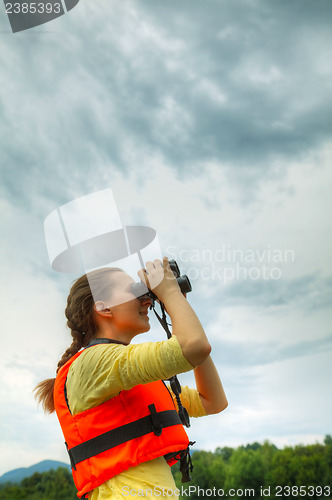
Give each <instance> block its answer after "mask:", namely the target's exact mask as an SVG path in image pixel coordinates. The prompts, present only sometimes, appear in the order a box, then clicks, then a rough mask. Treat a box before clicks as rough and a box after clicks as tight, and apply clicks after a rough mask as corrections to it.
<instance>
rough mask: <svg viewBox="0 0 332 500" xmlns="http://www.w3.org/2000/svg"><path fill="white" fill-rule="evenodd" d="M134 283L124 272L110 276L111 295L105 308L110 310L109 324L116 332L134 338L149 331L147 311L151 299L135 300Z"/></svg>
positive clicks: (145, 297)
mask: <svg viewBox="0 0 332 500" xmlns="http://www.w3.org/2000/svg"><path fill="white" fill-rule="evenodd" d="M134 283H135V281H134V280H133V279H132V278H131V277H130V276H129V275H128V274H126V273H125V272H121V271H116V272H114V273H113V274H112V295H111V297H110V301H109V303H108V304H107V307H108V308H109V309H110V310H111V313H112V314H111V317H110V318H111V324H112V328H113V329H115V331H116V332H119V333H121V332H123V333H124V334H126V335H130V336H132V337H133V336H135V335H137V334H139V333H143V332H147V331H149V330H150V323H149V317H148V309H149V306H150V305H151V299H150V298H149V297H148V296H144V297H143V298H141V299H137V298H136V297H135V295H134V294H133V293H132V288H131V287H132V285H133V284H134Z"/></svg>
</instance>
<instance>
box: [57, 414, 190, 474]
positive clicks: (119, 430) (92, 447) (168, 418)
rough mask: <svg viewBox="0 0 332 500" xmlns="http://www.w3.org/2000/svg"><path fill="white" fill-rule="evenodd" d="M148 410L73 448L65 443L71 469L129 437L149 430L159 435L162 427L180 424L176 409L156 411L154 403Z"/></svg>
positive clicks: (136, 436)
mask: <svg viewBox="0 0 332 500" xmlns="http://www.w3.org/2000/svg"><path fill="white" fill-rule="evenodd" d="M149 410H150V413H151V415H147V416H146V417H142V418H139V419H138V420H134V422H130V423H129V424H124V425H121V426H120V427H116V428H115V429H112V430H110V431H107V432H104V433H103V434H100V435H99V436H96V437H94V438H91V439H89V440H88V441H85V442H84V443H81V444H78V445H77V446H74V447H73V448H70V449H69V448H68V446H67V445H66V447H67V451H68V454H69V458H70V464H71V467H72V469H74V470H76V465H77V464H78V463H80V462H83V460H87V459H88V458H91V457H94V456H95V455H98V454H99V453H103V452H104V451H107V450H110V449H112V448H114V447H115V446H118V445H120V444H123V443H126V442H127V441H130V440H131V439H135V438H138V437H142V436H144V435H145V434H149V433H150V432H153V433H154V434H155V435H156V436H160V434H161V433H162V429H163V428H165V427H171V426H173V425H182V424H181V420H180V418H179V415H178V413H177V411H176V410H165V411H161V412H157V411H156V409H155V405H154V404H152V405H149Z"/></svg>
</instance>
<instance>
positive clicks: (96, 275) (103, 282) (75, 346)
mask: <svg viewBox="0 0 332 500" xmlns="http://www.w3.org/2000/svg"><path fill="white" fill-rule="evenodd" d="M115 271H121V272H122V269H119V268H116V267H113V268H102V269H97V270H95V271H92V272H90V273H88V274H87V275H86V274H84V275H83V276H81V277H80V278H78V279H77V280H76V281H75V282H74V284H73V285H72V287H71V289H70V293H69V295H68V298H67V307H66V309H65V316H66V318H67V327H68V328H69V329H70V330H71V336H72V339H73V341H72V343H71V345H70V347H68V349H67V350H66V351H65V352H64V354H63V355H62V358H61V359H60V361H59V363H58V365H57V370H56V373H58V371H59V370H60V368H61V367H62V366H63V365H64V364H65V363H67V361H69V360H70V358H72V357H73V356H74V355H75V354H76V353H77V352H79V351H80V349H82V347H86V346H87V345H88V343H89V342H90V340H91V339H93V338H94V337H95V336H96V333H97V322H96V316H95V310H94V303H95V302H97V301H98V300H105V299H106V298H109V297H110V294H111V289H112V284H113V280H112V273H114V272H115ZM91 289H92V290H93V294H92V292H91ZM54 383H55V378H50V379H46V380H43V381H42V382H40V383H39V384H38V385H37V386H36V387H35V389H34V391H35V397H36V399H37V401H38V402H39V403H41V404H42V406H43V409H44V411H45V412H47V413H53V412H54V410H55V407H54V398H53V390H54Z"/></svg>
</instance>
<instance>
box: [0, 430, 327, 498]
mask: <svg viewBox="0 0 332 500" xmlns="http://www.w3.org/2000/svg"><path fill="white" fill-rule="evenodd" d="M192 463H193V466H194V468H193V471H192V473H191V477H192V481H191V482H190V483H186V484H182V483H181V473H180V470H179V464H177V465H175V466H173V467H172V472H173V475H174V479H175V482H176V485H177V488H178V490H179V492H177V493H179V494H180V498H181V497H182V498H186V497H187V495H188V493H189V487H190V499H191V500H196V499H197V500H198V499H201V498H208V497H211V496H217V495H218V493H219V496H221V491H223V492H224V496H226V494H228V493H229V492H231V496H232V498H235V499H237V498H242V497H248V496H249V497H251V498H264V496H265V497H267V498H273V499H278V498H284V497H289V498H293V497H295V496H296V497H299V498H301V497H302V498H322V499H325V498H332V437H331V436H330V435H328V436H326V437H325V440H324V444H318V443H317V444H310V445H297V446H295V447H290V446H287V447H285V448H283V449H278V448H277V447H276V446H275V445H273V444H271V443H269V442H268V441H266V442H264V444H259V443H253V444H249V445H247V446H240V447H238V448H230V447H224V448H217V449H216V450H215V452H208V451H196V452H194V453H193V454H192ZM183 489H187V490H188V491H187V493H186V492H185V491H183ZM249 492H250V493H249ZM76 493H77V490H76V488H75V486H74V483H73V480H72V476H71V474H70V472H69V471H68V470H67V469H66V468H63V467H59V468H58V469H56V470H53V469H51V470H49V471H47V472H44V473H38V472H36V473H35V474H33V475H32V476H30V477H27V478H25V479H23V480H22V481H21V482H20V483H18V484H10V483H5V484H2V485H0V500H75V499H77V496H76ZM181 493H182V495H181ZM161 497H162V495H161ZM164 498H166V499H167V492H165V496H164Z"/></svg>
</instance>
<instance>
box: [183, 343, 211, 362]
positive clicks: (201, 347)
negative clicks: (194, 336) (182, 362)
mask: <svg viewBox="0 0 332 500" xmlns="http://www.w3.org/2000/svg"><path fill="white" fill-rule="evenodd" d="M186 351H187V352H186V354H185V353H184V354H185V356H186V358H187V360H188V361H189V363H191V364H192V365H193V366H199V365H201V364H202V363H204V361H205V360H206V359H207V358H208V356H209V354H210V352H211V345H210V344H209V342H202V343H199V344H197V343H194V344H192V345H188V347H187V350H186Z"/></svg>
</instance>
